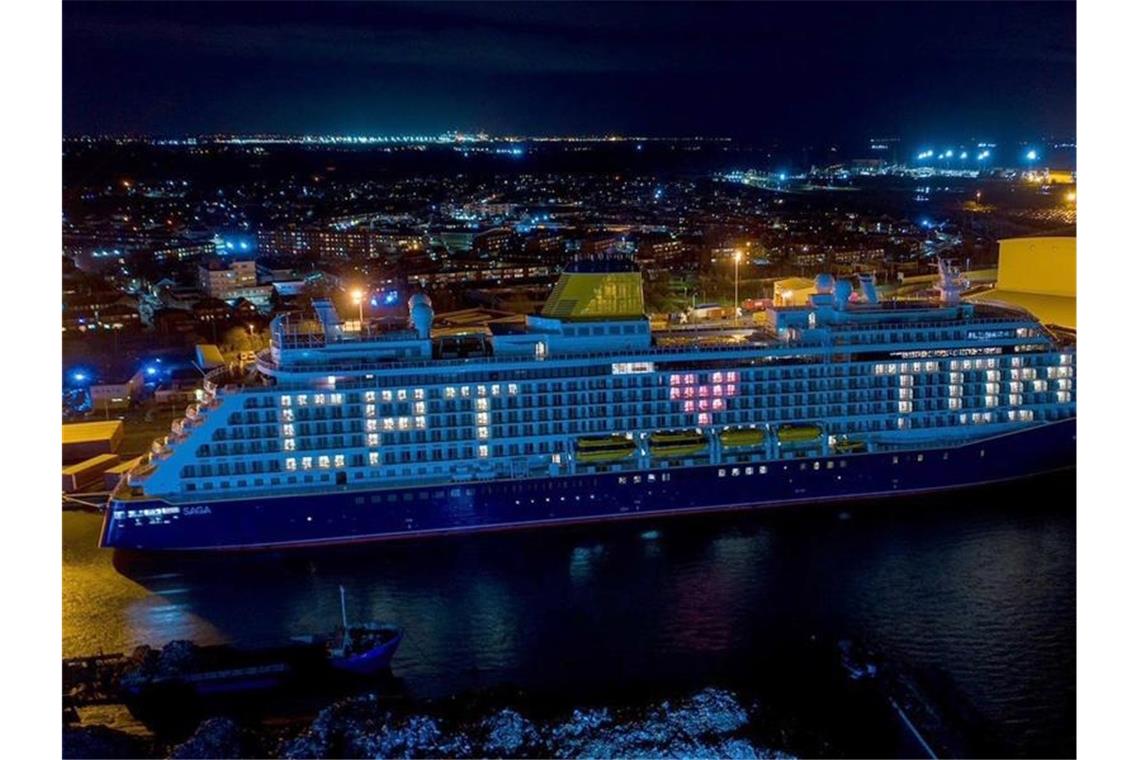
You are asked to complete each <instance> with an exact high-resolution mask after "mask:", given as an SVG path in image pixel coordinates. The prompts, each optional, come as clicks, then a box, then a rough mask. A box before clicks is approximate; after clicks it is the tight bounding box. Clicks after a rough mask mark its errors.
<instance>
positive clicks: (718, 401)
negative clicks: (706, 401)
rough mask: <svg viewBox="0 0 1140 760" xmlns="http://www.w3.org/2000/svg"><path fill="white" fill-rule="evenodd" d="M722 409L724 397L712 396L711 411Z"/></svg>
mask: <svg viewBox="0 0 1140 760" xmlns="http://www.w3.org/2000/svg"><path fill="white" fill-rule="evenodd" d="M722 409H724V399H722V398H714V399H713V411H714V412H719V411H721V410H722Z"/></svg>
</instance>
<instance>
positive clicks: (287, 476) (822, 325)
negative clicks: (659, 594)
mask: <svg viewBox="0 0 1140 760" xmlns="http://www.w3.org/2000/svg"><path fill="white" fill-rule="evenodd" d="M961 287H962V283H961V282H960V281H959V278H958V277H957V275H956V273H955V272H954V271H953V270H951V269H950V268H949V267H943V269H942V271H941V278H940V280H939V282H938V285H937V293H938V297H937V300H935V301H880V299H879V298H878V295H877V293H876V289H875V286H874V284H873V281H872V280H871V279H870V278H869V277H863V278H861V279H860V281H859V282H858V289H856V288H855V287H854V286H853V285H852V284H851V283H849V282H848V281H846V280H835V279H833V278H831V277H830V276H827V275H822V276H820V277H819V278H817V280H816V291H817V292H816V294H815V295H813V296H812V297H811V301H810V303H809V304H808V305H806V306H802V307H786V308H773V309H770V310H769V311H768V312H767V313H766V315H765V319H764V321H763V322H758V321H754V320H753V319H752V318H751V317H750V318H749V319H747V320H744V319H739V320H724V321H720V322H717V323H715V324H712V325H684V326H677V327H674V328H670V329H666V330H660V331H654V330H651V329H650V323H649V320H648V319H647V318H646V316H645V314H644V304H643V301H642V290H641V279H640V275H639V273H638V272H637V271H636V269H635V268H634V267H633V265H632V264H631V263H630V262H628V261H626V260H621V259H612V260H603V261H601V262H597V261H595V262H581V263H578V264H573V265H571V266H570V267H568V269H567V271H566V272H565V273H564V274H563V275H562V277H561V278H560V280H559V282H558V283H557V284H556V286H555V288H554V291H553V292H552V294H551V297H550V299H549V300H548V301H547V303H546V305H545V307H544V308H543V310H542V313H541V314H539V315H534V316H530V317H527V318H526V321H525V324H510V323H506V324H500V325H493V330H492V334H491V335H490V336H489V337H487V338H486V339H480V340H477V341H475V342H474V343H472V342H471V341H468V342H467V343H466V344H465V347H464V348H463V350H462V351H460V350H458V349H457V348H456V347H455V342H454V340H451V341H450V342H449V339H446V338H436V339H433V337H432V320H433V314H432V309H431V304H430V301H429V300H428V298H427V296H425V295H423V294H417V295H414V296H412V298H411V299H410V302H409V309H408V311H409V314H408V324H407V327H406V328H403V329H397V330H377V329H375V328H374V327H373V326H372V325H369V324H357V323H345V322H343V321H342V320H341V319H340V317H339V316H338V315H337V313H336V311H335V309H334V308H333V306H332V304H331V303H329V302H327V301H318V302H316V304H315V311H316V315H315V319H311V320H296V319H294V320H292V321H291V320H289V319H286V318H285V317H277V318H275V319H274V320H273V323H272V325H271V347H270V348H269V349H268V350H267V351H265V352H263V353H262V354H261V355H259V357H258V362H257V376H256V378H255V379H254V380H253V381H250V380H249V379H248V378H247V379H246V380H244V381H243V382H240V383H239V382H235V381H232V380H231V379H230V378H228V377H227V376H226V374H225V372H224V371H219V372H218V373H216V374H215V375H213V376H211V377H209V378H208V380H207V382H206V383H205V384H204V387H203V390H202V394H201V395H202V398H201V400H200V402H199V403H197V404H195V405H192V406H191V407H190V408H188V409H187V414H186V417H185V419H183V420H180V421H178V422H175V423H174V426H173V428H172V432H171V435H169V436H167V437H166V438H165V439H162V440H159V441H156V442H155V445H154V447H153V450H152V453H151V454H150V456H149V458H148V461H147V462H145V463H144V464H142V465H141V466H140V467H139V468H138V469H137V470H136V471H134V472H132V473H131V474H130V475H129V477H128V478H127V479H126V480H125V481H124V482H123V483H122V484H121V485H120V488H119V489H117V491H116V493H115V494H114V495H113V497H112V500H111V504H110V508H109V510H108V517H107V520H106V524H105V528H104V535H103V542H104V544H105V545H108V546H124V547H134V548H144V549H145V548H221V547H226V548H242V547H249V546H276V545H293V544H308V543H320V542H340V541H349V540H365V539H373V538H387V537H395V536H412V535H424V534H429V533H437V532H449V531H465V530H478V529H490V528H501V527H518V526H522V525H528V524H536V523H538V524H541V523H551V522H564V521H575V520H591V519H605V518H611V517H627V516H633V515H636V514H654V513H658V512H670V511H688V510H697V509H717V508H728V507H737V506H749V505H764V504H774V503H786V502H795V501H810V500H817V499H831V498H847V497H858V496H869V495H876V494H882V493H901V492H912V491H921V490H928V489H941V488H950V487H955V486H959V485H970V484H974V483H980V482H986V481H988V480H1000V479H1006V478H1011V477H1020V476H1023V475H1029V474H1033V473H1034V472H1037V471H1042V470H1045V469H1055V468H1057V467H1063V466H1071V464H1072V462H1073V459H1074V454H1073V451H1074V445H1073V440H1074V435H1075V432H1074V431H1075V416H1076V387H1075V386H1076V379H1075V345H1073V344H1072V343H1066V342H1065V341H1064V340H1063V339H1061V338H1058V337H1056V336H1054V335H1053V334H1052V333H1051V332H1050V331H1049V330H1048V329H1047V328H1045V327H1044V326H1042V325H1041V324H1039V323H1038V322H1037V321H1036V320H1035V319H1033V318H1032V317H1031V316H1030V315H1029V314H1027V313H1025V312H1021V311H1017V310H1013V309H1008V308H1003V307H1000V306H996V305H982V304H969V303H963V302H961V300H960V298H959V293H960V290H961ZM987 448H988V449H989V451H988V452H987ZM987 454H989V456H990V460H989V461H988V462H987V461H986V456H987ZM970 457H972V459H969V458H970ZM995 457H996V458H997V459H998V461H996V462H995V461H994V459H995ZM952 462H953V464H951V463H952ZM923 464H929V465H930V467H927V468H925V469H926V472H925V473H924V472H923V468H922V467H921V466H920V467H918V472H917V474H916V473H915V472H914V471H913V470H914V468H915V466H916V465H923ZM892 468H893V472H892Z"/></svg>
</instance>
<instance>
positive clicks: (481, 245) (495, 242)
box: [471, 227, 515, 259]
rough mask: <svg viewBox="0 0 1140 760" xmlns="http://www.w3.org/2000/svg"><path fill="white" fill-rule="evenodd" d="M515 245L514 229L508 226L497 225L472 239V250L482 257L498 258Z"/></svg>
mask: <svg viewBox="0 0 1140 760" xmlns="http://www.w3.org/2000/svg"><path fill="white" fill-rule="evenodd" d="M514 245H515V233H514V230H512V229H510V228H508V227H495V228H494V229H490V230H485V231H483V232H480V233H479V234H478V235H476V236H475V237H474V238H473V239H472V241H471V252H472V253H474V254H475V255H476V256H479V257H481V258H488V259H497V258H499V257H501V256H503V255H505V254H507V253H509V252H510V251H511V250H512V249H513V248H514Z"/></svg>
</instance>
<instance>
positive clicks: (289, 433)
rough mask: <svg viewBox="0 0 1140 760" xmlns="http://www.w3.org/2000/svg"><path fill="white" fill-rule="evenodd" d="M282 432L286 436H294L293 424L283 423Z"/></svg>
mask: <svg viewBox="0 0 1140 760" xmlns="http://www.w3.org/2000/svg"><path fill="white" fill-rule="evenodd" d="M281 434H282V435H285V436H292V435H293V426H292V425H282V426H281Z"/></svg>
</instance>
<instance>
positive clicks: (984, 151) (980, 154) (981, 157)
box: [978, 149, 990, 161]
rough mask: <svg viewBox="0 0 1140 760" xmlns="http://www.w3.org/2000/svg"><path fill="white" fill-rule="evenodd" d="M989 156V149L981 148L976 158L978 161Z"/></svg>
mask: <svg viewBox="0 0 1140 760" xmlns="http://www.w3.org/2000/svg"><path fill="white" fill-rule="evenodd" d="M989 157H990V151H989V149H986V150H983V151H982V152H981V153H979V154H978V160H979V161H985V160H986V159H987V158H989Z"/></svg>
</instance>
